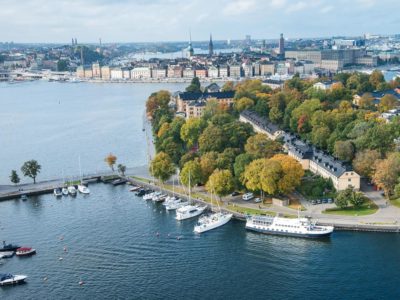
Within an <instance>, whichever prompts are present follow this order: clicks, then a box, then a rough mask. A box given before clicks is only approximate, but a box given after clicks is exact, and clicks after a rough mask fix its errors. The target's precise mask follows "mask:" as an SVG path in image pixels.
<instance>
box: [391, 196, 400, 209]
mask: <svg viewBox="0 0 400 300" xmlns="http://www.w3.org/2000/svg"><path fill="white" fill-rule="evenodd" d="M390 203H391V204H392V205H394V206H397V207H399V208H400V198H398V199H393V200H390Z"/></svg>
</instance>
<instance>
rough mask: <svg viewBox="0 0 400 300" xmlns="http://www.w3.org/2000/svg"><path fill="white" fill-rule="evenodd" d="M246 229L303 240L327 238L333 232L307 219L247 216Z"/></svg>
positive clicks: (331, 229)
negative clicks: (302, 238) (301, 238)
mask: <svg viewBox="0 0 400 300" xmlns="http://www.w3.org/2000/svg"><path fill="white" fill-rule="evenodd" d="M246 229H249V230H253V231H257V232H261V233H267V234H276V235H286V236H295V237H305V238H322V237H328V236H330V234H331V233H332V232H333V230H334V228H333V226H318V225H316V224H315V222H311V220H310V219H308V218H300V217H298V218H296V219H288V218H282V217H273V216H249V217H248V218H247V221H246Z"/></svg>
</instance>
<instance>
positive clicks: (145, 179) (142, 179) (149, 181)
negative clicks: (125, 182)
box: [130, 176, 151, 183]
mask: <svg viewBox="0 0 400 300" xmlns="http://www.w3.org/2000/svg"><path fill="white" fill-rule="evenodd" d="M130 177H131V178H133V179H136V180H139V181H143V182H145V183H151V180H150V179H147V178H143V177H138V176H130Z"/></svg>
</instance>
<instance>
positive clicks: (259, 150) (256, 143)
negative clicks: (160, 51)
mask: <svg viewBox="0 0 400 300" xmlns="http://www.w3.org/2000/svg"><path fill="white" fill-rule="evenodd" d="M244 149H245V151H246V153H248V154H250V155H252V156H253V157H254V158H261V157H265V158H269V157H271V156H273V155H274V154H275V153H277V152H279V151H281V150H282V145H281V144H280V143H278V142H276V141H273V140H271V139H269V138H268V137H267V135H266V134H264V133H257V134H256V135H253V136H251V137H249V138H248V140H247V143H246V145H245V146H244Z"/></svg>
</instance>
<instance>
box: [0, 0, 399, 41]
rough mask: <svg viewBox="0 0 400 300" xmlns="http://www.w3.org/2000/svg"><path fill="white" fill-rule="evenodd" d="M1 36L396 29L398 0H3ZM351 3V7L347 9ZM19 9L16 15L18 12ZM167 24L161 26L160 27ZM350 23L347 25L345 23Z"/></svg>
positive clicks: (172, 37)
mask: <svg viewBox="0 0 400 300" xmlns="http://www.w3.org/2000/svg"><path fill="white" fill-rule="evenodd" d="M1 2H2V9H1V10H0V26H1V27H2V31H1V32H0V41H14V42H19V43H21V42H26V43H34V42H52V43H68V42H70V40H71V37H76V38H77V39H78V40H79V41H81V42H84V43H95V42H96V41H98V39H99V38H100V37H101V38H102V39H103V42H104V43H110V42H157V41H183V40H188V38H189V36H188V30H189V28H190V29H191V33H192V39H193V40H194V41H200V40H201V41H203V40H207V39H208V37H209V34H210V32H212V34H213V39H214V40H225V39H233V40H235V39H243V38H244V36H245V35H246V34H250V35H251V36H252V37H253V38H254V39H263V38H266V39H278V38H279V34H280V33H281V32H284V34H285V38H311V37H329V36H335V35H346V36H360V35H362V34H364V33H373V34H394V33H397V32H396V28H397V25H398V21H397V19H396V16H395V15H394V14H388V13H387V12H388V11H396V8H400V3H399V2H397V1H394V0H383V1H377V0H357V1H352V2H351V3H349V2H346V1H344V0H339V1H335V3H334V4H333V3H331V1H327V0H314V1H307V2H306V1H299V0H271V1H268V3H265V1H261V0H235V1H219V2H218V3H215V1H214V2H213V1H208V0H206V1H199V0H193V1H188V2H185V3H184V4H183V5H182V4H180V1H178V0H156V1H151V2H150V1H144V0H124V1H119V2H118V3H115V2H114V1H111V0H89V1H84V0H73V1H65V0H58V1H49V0H27V1H24V2H23V3H22V2H14V1H11V0H2V1H1ZM343 7H346V10H345V11H344V10H343ZM16 16H17V17H16ZM160 28H162V30H160ZM344 29H346V30H344Z"/></svg>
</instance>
